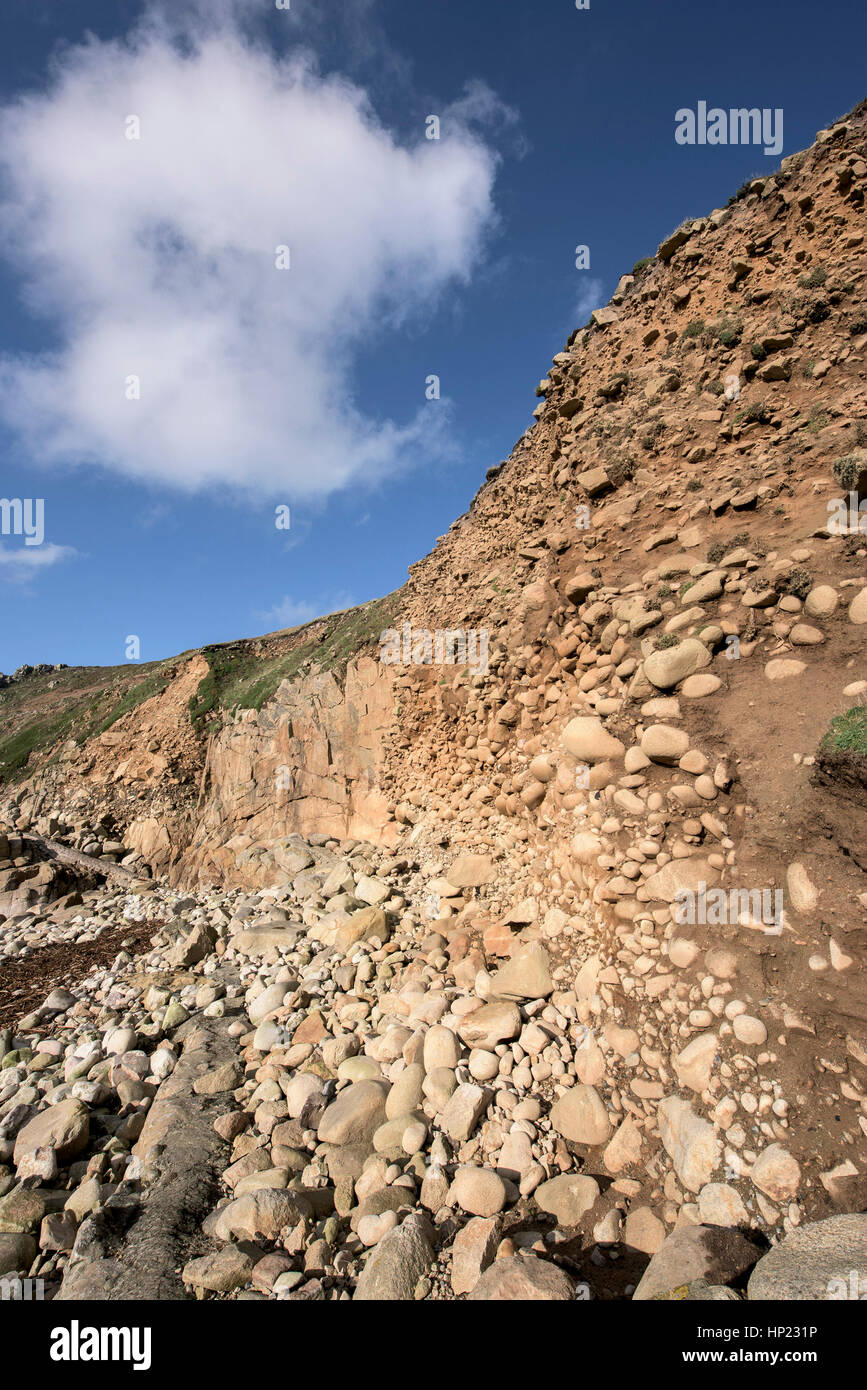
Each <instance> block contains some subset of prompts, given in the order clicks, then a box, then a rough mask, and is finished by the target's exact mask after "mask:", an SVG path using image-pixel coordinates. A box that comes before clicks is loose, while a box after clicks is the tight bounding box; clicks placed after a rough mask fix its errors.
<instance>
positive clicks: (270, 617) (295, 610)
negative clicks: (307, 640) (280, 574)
mask: <svg viewBox="0 0 867 1390" xmlns="http://www.w3.org/2000/svg"><path fill="white" fill-rule="evenodd" d="M357 602H358V600H357V599H356V598H354V597H353V595H352V594H350V593H347V592H345V591H341V592H338V593H333V594H327V595H322V596H320V597H319V598H314V599H294V598H291V597H290V595H288V594H286V595H285V597H284V598H282V599H281V600H280V602H279V603H276V604H275V605H274V607H273V608H269V609H267V610H266V611H265V612H260V613H256V614H255V617H256V619H257V621H259V622H262V623H264V624H265V625H266V627H267V628H268V631H270V632H277V631H279V630H280V629H281V628H284V627H299V626H300V625H301V624H302V623H309V622H312V620H313V619H314V618H321V617H324V616H326V615H327V614H328V613H339V612H340V611H341V610H342V609H344V608H354V607H355V605H356V604H357Z"/></svg>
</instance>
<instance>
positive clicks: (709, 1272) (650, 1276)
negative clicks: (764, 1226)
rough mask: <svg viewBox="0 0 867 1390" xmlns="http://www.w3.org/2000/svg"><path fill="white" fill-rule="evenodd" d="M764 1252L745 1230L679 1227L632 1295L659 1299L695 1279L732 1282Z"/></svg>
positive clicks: (639, 1298)
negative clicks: (747, 1235)
mask: <svg viewBox="0 0 867 1390" xmlns="http://www.w3.org/2000/svg"><path fill="white" fill-rule="evenodd" d="M761 1253H762V1252H761V1250H760V1249H759V1247H758V1246H756V1245H753V1243H752V1242H751V1241H750V1240H748V1239H747V1237H746V1236H745V1235H744V1234H743V1232H742V1231H738V1230H732V1229H729V1228H725V1227H722V1226H678V1227H677V1229H676V1230H674V1231H672V1233H671V1235H670V1236H668V1237H667V1239H666V1240H665V1241H664V1242H663V1244H662V1245H661V1246H660V1248H659V1250H657V1252H656V1254H655V1255H654V1256H653V1258H652V1259H651V1261H650V1264H649V1265H648V1266H647V1268H646V1269H645V1271H644V1274H643V1275H642V1277H641V1280H640V1282H639V1284H638V1287H637V1288H636V1290H635V1293H634V1294H633V1295H632V1297H633V1299H638V1300H639V1301H643V1300H645V1299H651V1298H659V1297H660V1295H665V1294H668V1293H670V1292H671V1290H672V1289H676V1288H679V1287H680V1286H682V1285H684V1284H689V1283H691V1282H692V1280H694V1279H705V1280H706V1281H707V1282H708V1283H709V1284H728V1283H730V1282H731V1281H732V1280H734V1279H737V1278H739V1277H740V1276H741V1275H742V1274H744V1273H745V1272H746V1271H747V1270H748V1269H751V1268H752V1266H753V1265H754V1264H755V1263H756V1260H757V1259H758V1258H759V1256H760V1255H761Z"/></svg>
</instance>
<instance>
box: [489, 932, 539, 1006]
mask: <svg viewBox="0 0 867 1390" xmlns="http://www.w3.org/2000/svg"><path fill="white" fill-rule="evenodd" d="M553 992H554V981H553V979H552V978H551V965H550V961H549V960H548V952H547V951H546V950H545V947H544V946H542V945H540V944H539V942H538V941H531V942H530V943H529V944H528V945H526V946H522V947H521V949H520V950H518V951H516V952H515V954H514V955H513V956H512V958H511V960H508V961H506V964H505V965H503V966H501V968H500V969H499V970H498V971H497V972H496V974H494V975H493V976H492V978H491V994H492V995H494V996H495V997H496V998H498V999H516V1000H517V999H546V998H547V997H548V995H549V994H553Z"/></svg>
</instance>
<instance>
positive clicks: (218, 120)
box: [0, 4, 502, 500]
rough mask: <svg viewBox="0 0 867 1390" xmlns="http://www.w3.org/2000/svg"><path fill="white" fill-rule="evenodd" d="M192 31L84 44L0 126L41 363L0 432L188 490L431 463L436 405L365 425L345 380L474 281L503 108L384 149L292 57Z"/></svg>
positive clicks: (22, 361)
mask: <svg viewBox="0 0 867 1390" xmlns="http://www.w3.org/2000/svg"><path fill="white" fill-rule="evenodd" d="M233 8H234V7H233V6H232V5H231V4H229V5H227V7H226V9H225V13H226V14H231V12H232V10H233ZM204 33H205V37H203V38H201V40H198V39H193V40H190V37H189V35H188V36H187V38H188V41H187V42H186V43H185V44H181V45H178V44H176V43H174V42H172V40H171V38H170V37H169V36H168V35H167V34H166V33H165V31H164V29H163V28H162V27H161V26H159V25H154V24H152V23H151V24H149V25H148V26H147V27H145V28H142V29H140V30H139V31H137V32H136V33H134V34H133V35H131V36H130V37H129V38H128V39H126V40H125V41H118V42H112V43H107V42H100V41H97V40H90V41H89V42H88V43H86V44H84V45H83V46H81V47H79V48H76V49H72V50H69V51H66V52H65V53H64V55H63V56H62V57H61V59H60V60H59V65H58V67H57V68H56V71H55V72H54V75H53V77H52V82H51V86H50V87H49V89H48V90H47V91H46V92H44V93H38V94H35V95H31V96H28V97H26V98H25V99H22V100H20V101H18V102H17V103H15V104H13V105H10V106H7V107H6V108H5V109H4V110H3V111H2V112H0V172H2V175H3V187H4V194H5V197H4V202H3V205H2V208H0V251H4V252H5V254H7V255H8V256H11V257H12V258H13V260H14V262H15V263H16V264H17V266H18V267H19V269H20V272H21V276H22V282H23V285H24V290H25V294H26V298H27V301H28V303H29V305H30V307H31V308H32V309H33V310H34V311H35V312H38V313H39V314H40V315H43V316H44V317H45V318H46V319H47V320H48V322H49V324H50V327H51V330H52V335H53V336H54V335H55V334H56V338H57V341H58V342H59V344H60V346H59V348H58V349H57V350H56V351H53V352H51V353H46V354H44V355H42V356H40V357H33V356H23V357H22V356H9V355H7V356H6V357H5V358H3V359H2V360H0V415H2V417H3V419H4V420H5V422H6V423H7V424H8V425H9V426H11V427H12V429H13V430H14V431H15V432H16V433H17V435H18V436H19V438H20V440H21V443H22V445H23V447H24V448H25V449H26V450H27V452H28V454H29V455H30V456H31V457H32V458H33V459H34V460H35V461H37V462H39V463H82V462H84V463H89V464H91V465H98V466H100V467H103V468H107V469H110V470H112V471H117V472H120V473H122V474H125V475H127V476H128V477H132V478H136V479H139V480H142V481H149V482H152V483H157V484H160V485H163V486H166V487H171V488H179V489H185V490H187V491H193V490H197V489H202V488H205V487H208V486H212V487H215V486H221V485H228V486H230V487H240V488H244V489H246V490H247V491H248V492H249V493H251V494H269V495H272V496H281V497H283V496H287V497H288V498H289V500H294V499H295V498H298V497H308V498H312V497H316V496H319V497H324V496H327V495H328V494H329V493H330V492H332V491H334V490H335V489H337V488H339V487H341V486H343V485H345V484H347V483H348V482H350V481H357V480H360V479H364V480H368V481H372V480H375V479H376V478H379V477H382V476H384V475H386V474H388V473H390V472H392V471H394V470H395V469H397V468H399V467H401V466H405V465H406V464H407V463H409V462H412V463H418V462H420V461H423V460H430V459H432V458H435V457H437V456H438V453H439V451H441V450H443V449H445V448H446V447H447V441H446V438H445V436H446V435H447V419H448V416H447V412H446V411H445V410H444V409H443V403H442V402H438V403H433V404H430V405H427V406H422V408H421V409H419V410H417V409H416V407H415V404H414V403H412V404H410V403H408V405H407V410H406V415H405V417H404V418H403V419H402V420H397V421H395V420H389V419H385V420H381V419H373V418H371V417H370V416H369V415H366V414H365V413H364V412H363V411H362V409H361V408H360V406H359V405H358V403H357V402H356V400H355V399H354V395H353V369H354V364H355V360H356V358H357V357H358V356H360V354H362V353H363V352H364V351H365V350H367V349H369V347H370V345H371V343H372V342H373V341H374V340H375V339H376V338H377V337H378V336H379V335H381V334H383V333H386V332H388V331H393V330H394V329H395V328H396V327H397V326H399V325H400V324H401V323H402V322H403V321H405V320H406V319H408V318H409V317H411V316H413V315H417V314H420V313H423V312H424V311H425V310H426V309H429V308H430V306H431V305H432V304H433V302H434V301H435V300H436V298H437V296H438V295H440V294H441V293H442V292H443V290H444V289H445V288H446V287H447V286H449V285H450V284H454V283H455V282H458V283H459V282H462V281H466V280H467V278H468V277H469V275H470V273H471V270H472V268H473V266H474V264H475V263H476V262H477V260H478V257H479V255H480V252H481V249H482V247H483V244H484V241H485V236H486V233H487V231H488V230H489V228H490V227H491V226H492V224H493V220H494V219H493V208H492V193H493V183H494V178H495V173H496V165H497V157H496V155H495V154H494V153H493V151H492V150H491V148H490V147H489V146H488V145H487V144H486V143H485V142H484V141H483V139H482V138H481V137H480V136H479V135H478V134H477V133H474V132H476V130H477V123H478V121H479V120H484V119H485V118H486V117H488V118H490V117H491V115H492V113H493V111H494V110H495V109H497V103H496V100H495V99H494V98H493V97H489V98H488V97H486V96H485V94H484V92H483V90H482V89H481V88H480V87H478V86H476V87H473V88H471V89H470V90H469V92H468V96H467V98H466V99H465V101H464V104H463V106H461V103H456V104H455V105H454V106H453V107H452V108H450V110H451V112H452V119H451V120H450V121H449V122H448V123H447V129H444V131H443V138H442V139H441V140H440V141H438V142H437V141H427V140H425V139H424V138H423V133H422V132H419V135H420V137H421V138H419V139H418V140H417V141H416V142H415V143H414V144H411V145H406V144H401V143H399V142H398V141H397V139H396V138H395V137H393V136H392V135H391V134H390V133H389V132H388V131H387V130H385V129H384V128H383V127H382V125H381V124H380V123H379V122H378V120H377V118H376V116H375V114H374V113H373V111H372V109H371V108H370V105H369V103H368V101H367V99H366V97H365V94H364V92H363V91H362V90H361V89H360V88H358V87H357V86H354V85H352V84H350V83H349V82H347V81H345V80H342V79H338V78H334V77H329V78H325V77H322V76H321V75H319V74H318V73H317V71H316V70H315V66H314V64H313V62H312V60H311V59H310V57H309V55H307V56H303V55H302V56H298V55H297V54H296V55H295V56H293V57H290V58H287V59H279V58H278V57H276V56H275V54H274V53H273V52H272V51H271V50H270V49H266V48H264V47H259V46H255V45H254V44H253V43H252V42H251V41H249V40H246V39H244V38H243V37H242V36H241V35H240V33H239V32H238V31H237V30H235V29H233V28H232V27H231V25H229V26H228V27H226V26H225V25H224V26H223V27H222V28H220V29H219V30H218V31H217V32H216V33H214V32H212V31H209V30H208V29H207V28H205V29H204ZM191 45H192V46H191ZM500 109H502V108H500ZM131 115H132V116H137V117H138V118H139V120H140V123H141V138H140V139H139V140H129V139H127V138H125V122H126V119H127V117H128V116H131ZM281 245H288V246H289V248H290V253H291V269H289V270H278V269H276V268H275V252H276V248H277V247H278V246H281ZM130 376H136V377H138V378H139V380H140V383H141V385H140V390H141V398H140V399H139V400H128V399H127V398H126V393H125V381H126V379H127V378H128V377H130ZM422 391H423V384H421V385H420V389H419V395H420V396H421V394H422Z"/></svg>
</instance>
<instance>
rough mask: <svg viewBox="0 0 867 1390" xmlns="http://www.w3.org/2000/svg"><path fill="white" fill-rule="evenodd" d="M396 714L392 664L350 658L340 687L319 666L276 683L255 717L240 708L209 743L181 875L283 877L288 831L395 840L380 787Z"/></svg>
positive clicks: (246, 880) (242, 879)
mask: <svg viewBox="0 0 867 1390" xmlns="http://www.w3.org/2000/svg"><path fill="white" fill-rule="evenodd" d="M393 719H394V699H393V687H392V681H391V678H390V668H389V667H388V666H384V665H383V664H382V663H381V662H379V661H377V660H374V659H372V658H371V657H361V658H359V659H358V660H357V661H351V662H350V663H349V665H348V667H347V669H346V673H345V676H344V680H343V683H342V685H341V684H339V683H338V681H337V680H336V678H335V677H334V675H332V674H331V673H330V672H317V673H315V674H311V675H308V676H305V677H303V678H302V679H300V680H297V681H287V682H285V683H284V684H283V685H281V686H280V688H279V690H278V691H277V694H276V695H275V697H274V699H273V700H272V701H270V702H269V704H268V705H267V707H266V708H265V709H264V710H262V711H261V712H260V713H259V714H258V715H257V714H256V713H255V712H254V711H252V710H248V711H241V712H240V713H238V714H237V715H236V716H235V718H234V719H233V720H232V721H231V722H230V723H229V724H228V726H227V727H226V728H224V729H222V730H221V731H220V732H219V733H218V734H216V735H215V736H214V737H213V738H212V740H211V741H210V743H209V746H208V750H207V754H206V760H205V768H204V777H205V784H206V787H207V795H206V798H205V799H204V802H203V805H202V807H201V810H200V812H199V814H198V816H197V819H196V829H195V833H194V836H193V840H192V843H191V845H190V847H189V849H188V850H187V852H186V853H185V854H184V856H183V859H182V860H181V862H180V863H179V864H178V865H177V867H176V875H177V877H178V879H179V880H180V881H190V880H193V879H201V880H202V881H204V882H219V881H227V882H230V883H241V884H244V885H245V886H253V885H256V884H262V883H265V882H273V881H275V880H276V881H278V882H279V881H280V868H281V841H283V840H285V837H286V836H288V835H290V834H292V833H300V834H302V835H308V834H316V833H318V834H323V835H328V836H334V837H336V838H337V839H360V840H370V841H373V842H376V843H381V844H393V843H395V841H396V839H397V835H398V830H399V827H398V825H397V823H396V822H395V821H394V820H393V818H391V817H390V815H389V807H388V801H387V797H386V795H385V793H384V792H383V790H382V788H381V779H382V772H383V768H384V766H385V759H386V751H387V745H388V737H389V730H390V729H391V727H392V723H393Z"/></svg>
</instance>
